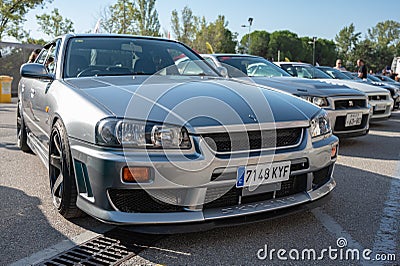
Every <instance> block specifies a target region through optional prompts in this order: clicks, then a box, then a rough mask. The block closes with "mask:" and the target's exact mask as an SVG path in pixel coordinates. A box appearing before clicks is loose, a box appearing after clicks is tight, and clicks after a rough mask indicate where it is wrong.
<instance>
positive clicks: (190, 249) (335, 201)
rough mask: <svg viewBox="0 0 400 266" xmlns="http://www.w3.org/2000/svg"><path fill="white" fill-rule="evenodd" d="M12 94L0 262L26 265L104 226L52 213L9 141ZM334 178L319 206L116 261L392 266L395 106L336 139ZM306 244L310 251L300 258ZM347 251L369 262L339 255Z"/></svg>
mask: <svg viewBox="0 0 400 266" xmlns="http://www.w3.org/2000/svg"><path fill="white" fill-rule="evenodd" d="M13 101H14V103H12V104H0V265H7V264H11V263H16V265H27V264H33V263H35V262H40V261H41V260H43V259H47V258H49V257H52V256H54V255H55V254H58V253H60V252H62V251H65V250H67V249H69V248H71V247H74V246H76V245H79V244H81V243H84V242H85V241H87V240H90V239H92V238H93V237H96V236H99V235H102V234H103V233H104V232H106V231H108V230H111V229H113V228H114V227H113V226H109V225H104V224H102V223H100V222H98V221H97V220H95V219H92V218H90V217H84V218H80V219H75V220H73V221H67V220H65V219H63V218H62V217H61V216H60V215H59V214H58V213H57V211H56V210H55V209H54V207H53V205H52V202H51V197H50V192H49V186H48V179H47V178H48V177H47V169H46V168H45V167H44V165H43V164H42V162H41V161H40V159H39V158H38V157H37V156H35V155H34V154H29V153H23V152H22V151H20V150H19V149H18V148H17V146H16V125H15V124H16V105H15V99H13ZM334 176H335V179H336V181H337V187H336V189H335V190H334V191H333V193H332V198H331V200H330V201H329V202H328V203H327V204H325V205H324V206H322V207H320V208H317V209H314V210H312V211H307V212H303V213H300V214H295V215H290V216H286V217H283V218H279V219H274V220H270V221H266V222H259V223H254V224H246V225H241V226H235V227H227V228H218V229H213V230H210V231H206V232H198V233H187V234H176V235H163V236H160V237H159V238H157V239H156V240H154V241H153V242H149V243H150V244H147V245H142V248H141V249H140V252H137V254H135V255H134V256H132V257H131V258H130V259H129V260H128V261H125V262H124V263H123V265H137V264H148V265H155V264H163V265H188V264H191V265H193V264H194V265H216V264H222V265H281V264H287V265H299V264H301V265H318V264H321V263H323V264H326V265H339V264H340V265H381V264H382V262H381V261H378V260H377V259H380V258H382V259H386V262H385V265H400V248H399V247H400V245H399V243H400V228H399V227H400V111H396V112H394V113H393V115H392V117H391V118H390V119H389V120H387V121H383V122H379V123H373V124H372V125H371V131H370V133H369V135H367V136H364V137H360V138H352V139H344V140H341V141H340V149H339V157H338V161H337V164H336V166H335V172H334ZM127 237H128V238H129V233H127ZM148 237H149V238H151V237H150V236H148ZM141 238H143V239H145V238H147V236H146V235H141ZM133 239H134V237H133V236H132V241H134V240H133ZM335 249H336V251H334V250H335ZM279 250H281V251H279ZM310 250H314V251H316V258H315V259H307V256H306V257H305V258H304V259H302V254H305V255H309V254H308V253H309V252H310ZM349 250H350V251H349ZM356 250H357V251H359V254H360V256H361V255H362V254H364V253H366V254H364V255H365V256H366V258H367V259H368V258H371V260H366V259H362V258H360V259H359V260H358V259H352V258H351V256H350V257H349V256H348V255H349V254H350V253H351V252H356ZM369 250H370V251H371V252H370V253H369V254H368V252H369ZM284 251H285V252H284ZM363 252H364V253H363ZM297 255H298V257H297ZM335 256H336V258H335ZM296 257H297V258H298V259H296ZM318 257H319V258H320V260H318ZM361 257H362V256H361ZM285 258H286V260H284V259H285Z"/></svg>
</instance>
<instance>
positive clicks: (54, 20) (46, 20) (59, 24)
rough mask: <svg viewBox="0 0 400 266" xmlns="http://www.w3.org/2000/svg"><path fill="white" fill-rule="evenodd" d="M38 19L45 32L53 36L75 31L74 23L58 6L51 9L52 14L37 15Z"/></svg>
mask: <svg viewBox="0 0 400 266" xmlns="http://www.w3.org/2000/svg"><path fill="white" fill-rule="evenodd" d="M36 19H37V20H38V24H39V25H40V27H41V29H42V31H43V33H45V34H47V35H49V36H50V37H51V38H54V37H56V36H60V35H62V34H66V33H72V32H74V31H75V30H74V23H73V22H72V21H71V20H70V19H68V18H63V17H62V16H61V15H60V12H59V11H58V8H55V9H54V10H53V11H51V14H43V15H36Z"/></svg>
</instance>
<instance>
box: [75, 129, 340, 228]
mask: <svg viewBox="0 0 400 266" xmlns="http://www.w3.org/2000/svg"><path fill="white" fill-rule="evenodd" d="M304 131H305V132H306V133H305V136H304V137H303V140H302V142H301V144H300V145H299V146H298V147H296V148H291V149H288V150H282V151H279V152H277V153H276V154H271V153H268V154H263V153H261V154H257V155H252V154H250V156H245V157H243V156H241V155H240V154H237V155H235V156H231V157H230V158H229V159H227V158H225V157H219V156H215V155H214V154H212V152H211V150H210V149H209V148H208V146H207V145H206V144H205V142H204V141H201V138H200V137H194V139H195V142H196V143H197V144H196V145H197V148H196V149H194V150H192V151H190V152H189V153H187V154H185V156H183V157H184V158H186V159H185V160H184V159H182V156H177V155H174V154H169V156H165V155H163V154H160V153H157V152H153V153H149V154H146V153H144V152H143V151H126V152H125V153H124V152H123V151H121V150H112V149H99V147H96V146H93V145H90V144H87V143H83V142H80V141H79V140H76V139H72V140H71V151H72V157H73V161H74V167H75V174H76V178H77V184H78V190H79V196H78V200H77V206H78V207H79V208H81V209H82V210H83V211H84V212H86V213H88V214H89V215H91V216H93V217H95V218H97V219H99V220H101V221H104V222H107V223H112V224H121V225H175V224H191V223H206V222H210V221H216V220H223V219H232V218H237V217H245V216H249V215H256V214H261V213H273V212H276V211H280V210H283V209H288V210H289V209H290V208H294V207H296V206H300V205H302V204H307V203H310V202H314V201H316V200H318V199H320V198H322V197H324V196H326V195H328V194H329V192H330V191H332V190H333V188H334V187H335V185H336V183H335V181H334V180H333V177H332V173H333V168H334V163H335V161H336V157H334V158H332V157H331V151H332V147H333V146H337V145H338V139H337V137H335V136H333V135H332V136H330V137H328V138H325V139H321V140H319V141H316V142H314V143H313V142H312V141H311V137H310V136H309V134H308V130H304ZM179 160H181V161H179ZM288 160H290V161H292V162H297V161H299V160H300V161H303V162H304V160H305V161H307V165H306V166H305V167H303V169H294V170H292V172H291V178H292V177H293V178H296V180H299V181H301V182H304V186H305V189H304V191H298V192H296V193H294V194H290V195H284V196H282V197H279V198H275V196H273V197H272V198H268V197H267V198H266V199H262V198H259V196H262V197H264V196H263V195H264V194H263V193H261V192H254V193H255V194H254V195H253V194H251V193H250V194H249V195H250V196H248V197H245V198H247V199H249V198H251V196H256V198H257V197H258V198H257V199H256V200H253V201H248V203H241V202H240V201H239V202H236V203H234V204H231V203H229V204H225V205H224V204H222V205H218V204H217V205H213V204H212V203H213V202H211V204H210V205H207V203H205V202H206V198H207V196H208V194H207V191H216V190H218V189H222V190H226V191H225V192H227V193H226V195H228V194H229V191H232V190H235V191H237V190H238V189H236V188H235V183H236V179H235V171H236V170H235V169H237V167H239V166H243V165H253V164H258V163H263V162H264V163H265V162H271V161H273V162H279V161H288ZM125 166H136V167H138V166H140V167H149V168H151V169H152V171H151V172H152V175H153V178H152V182H150V183H148V184H141V185H138V184H127V183H124V182H123V181H122V179H121V169H123V167H125ZM185 169H186V170H185ZM188 169H201V170H196V171H189V170H188ZM218 169H226V172H227V174H226V177H227V178H222V179H221V180H214V181H211V179H212V176H213V174H214V173H215V172H216V171H217V170H218ZM232 173H233V175H232ZM163 176H165V177H167V178H163ZM232 176H233V178H230V177H232ZM296 182H297V181H296ZM282 183H283V182H282ZM177 184H178V185H177ZM112 190H118V191H127V192H138V191H141V192H143V190H146V191H148V192H153V191H177V192H178V193H176V194H175V195H174V193H172V196H176V197H177V198H176V200H177V202H178V201H179V204H180V205H182V207H180V206H179V207H178V208H177V209H176V210H171V211H164V210H160V211H153V212H151V211H150V212H147V211H145V212H134V211H121V210H120V209H119V208H118V207H117V205H118V203H116V202H115V201H113V200H111V196H110V191H112ZM228 190H229V191H228ZM234 193H235V192H234ZM234 193H233V194H232V195H235V194H234ZM268 193H270V192H268ZM167 194H168V193H167ZM222 194H223V193H222ZM222 194H221V195H222ZM163 195H164V194H163ZM274 195H275V193H274ZM167 196H169V197H170V198H171V193H170V194H169V195H167ZM178 196H179V199H178ZM236 196H237V195H236ZM146 197H147V199H151V196H146ZM157 199H158V200H159V198H158V197H157ZM144 201H145V200H144V199H142V201H141V202H140V201H139V202H138V204H142V203H143V204H145V202H144ZM155 201H156V202H157V200H155ZM169 205H171V204H169ZM206 206H209V207H206Z"/></svg>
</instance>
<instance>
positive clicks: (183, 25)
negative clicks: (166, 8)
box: [171, 6, 200, 46]
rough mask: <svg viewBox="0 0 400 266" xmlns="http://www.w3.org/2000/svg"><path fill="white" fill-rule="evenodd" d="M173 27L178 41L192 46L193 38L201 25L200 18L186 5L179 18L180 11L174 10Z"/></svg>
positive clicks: (172, 16) (172, 15)
mask: <svg viewBox="0 0 400 266" xmlns="http://www.w3.org/2000/svg"><path fill="white" fill-rule="evenodd" d="M171 27H172V32H173V34H174V35H175V38H176V39H177V40H178V41H180V42H183V43H185V44H187V45H189V46H192V43H193V40H194V39H195V38H196V33H197V31H198V30H199V27H200V18H199V17H196V16H194V15H193V12H192V10H191V9H190V8H189V7H187V6H185V7H184V8H183V10H182V11H181V18H179V14H178V11H176V10H173V11H172V14H171Z"/></svg>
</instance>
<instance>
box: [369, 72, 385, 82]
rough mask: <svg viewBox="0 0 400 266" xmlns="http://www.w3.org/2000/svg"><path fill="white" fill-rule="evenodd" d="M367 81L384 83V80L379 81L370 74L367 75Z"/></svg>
mask: <svg viewBox="0 0 400 266" xmlns="http://www.w3.org/2000/svg"><path fill="white" fill-rule="evenodd" d="M367 79H368V80H369V81H373V82H382V80H380V79H378V78H377V77H374V76H372V75H370V74H368V75H367Z"/></svg>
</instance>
